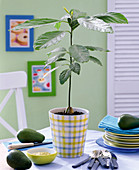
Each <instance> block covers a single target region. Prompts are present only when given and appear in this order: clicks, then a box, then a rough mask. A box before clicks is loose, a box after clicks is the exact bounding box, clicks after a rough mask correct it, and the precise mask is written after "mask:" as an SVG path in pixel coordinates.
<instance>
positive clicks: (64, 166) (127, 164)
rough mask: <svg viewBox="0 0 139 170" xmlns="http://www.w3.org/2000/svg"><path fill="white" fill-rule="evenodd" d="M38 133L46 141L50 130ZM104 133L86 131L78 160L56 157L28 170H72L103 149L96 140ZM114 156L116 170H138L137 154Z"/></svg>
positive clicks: (117, 154) (80, 169)
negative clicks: (83, 146) (41, 134)
mask: <svg viewBox="0 0 139 170" xmlns="http://www.w3.org/2000/svg"><path fill="white" fill-rule="evenodd" d="M39 132H41V133H43V134H44V135H45V137H46V139H47V138H48V139H50V138H51V131H50V128H49V127H48V128H45V129H42V130H40V131H39ZM103 134H104V133H103V132H100V131H93V130H88V131H87V140H86V144H85V151H84V153H85V154H84V155H83V156H81V157H80V158H59V157H56V159H55V160H54V161H53V162H52V163H51V164H47V165H42V166H37V165H34V164H33V165H32V167H31V168H30V170H73V168H72V165H73V164H76V163H78V162H80V161H81V160H84V159H85V158H86V157H88V154H89V153H91V151H92V150H95V149H104V148H102V147H100V146H98V145H97V144H96V142H95V141H96V139H98V138H99V137H102V135H103ZM116 156H117V157H118V164H119V168H118V170H138V169H139V152H136V153H122V152H121V153H118V152H116ZM87 165H88V163H86V164H85V165H82V166H80V167H78V168H76V169H75V170H86V169H87ZM0 170H9V169H8V168H7V169H0ZM98 170H104V168H101V167H100V166H99V168H98Z"/></svg>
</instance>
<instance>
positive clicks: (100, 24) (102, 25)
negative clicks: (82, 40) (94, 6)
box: [78, 17, 113, 33]
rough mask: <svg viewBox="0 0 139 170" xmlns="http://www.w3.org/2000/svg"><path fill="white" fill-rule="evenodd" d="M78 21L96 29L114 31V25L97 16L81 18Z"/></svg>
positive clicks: (84, 25) (86, 26)
mask: <svg viewBox="0 0 139 170" xmlns="http://www.w3.org/2000/svg"><path fill="white" fill-rule="evenodd" d="M78 22H79V24H80V25H82V26H83V27H85V28H88V29H91V30H94V31H99V32H107V33H113V30H112V27H111V26H110V25H109V24H108V23H106V22H104V21H103V20H101V19H98V18H95V17H87V18H79V19H78Z"/></svg>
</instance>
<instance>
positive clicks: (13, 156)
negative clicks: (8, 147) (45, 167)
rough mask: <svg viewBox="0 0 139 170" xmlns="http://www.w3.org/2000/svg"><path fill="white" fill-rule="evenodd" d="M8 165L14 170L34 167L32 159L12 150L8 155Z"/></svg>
mask: <svg viewBox="0 0 139 170" xmlns="http://www.w3.org/2000/svg"><path fill="white" fill-rule="evenodd" d="M7 163H8V165H9V166H10V167H12V168H14V169H17V170H18V169H20V170H21V169H29V168H30V167H31V166H32V162H31V161H30V159H29V158H28V157H27V156H26V155H25V154H24V153H23V152H21V151H19V150H12V151H10V152H9V154H8V155H7Z"/></svg>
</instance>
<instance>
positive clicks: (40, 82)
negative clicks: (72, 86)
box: [27, 61, 56, 97]
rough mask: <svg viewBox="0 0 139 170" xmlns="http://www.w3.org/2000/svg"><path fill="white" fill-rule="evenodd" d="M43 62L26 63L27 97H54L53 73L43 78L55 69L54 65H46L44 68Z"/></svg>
mask: <svg viewBox="0 0 139 170" xmlns="http://www.w3.org/2000/svg"><path fill="white" fill-rule="evenodd" d="M44 66H45V61H28V63H27V70H28V96H29V97H39V96H55V95H56V80H55V79H56V78H55V71H53V72H51V73H49V74H48V75H47V76H46V77H44V78H43V76H44V75H45V74H46V73H47V72H48V71H50V70H51V69H53V68H54V67H55V63H52V64H50V65H48V66H47V67H46V68H44Z"/></svg>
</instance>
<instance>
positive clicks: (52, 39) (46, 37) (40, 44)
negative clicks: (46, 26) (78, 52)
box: [34, 31, 65, 50]
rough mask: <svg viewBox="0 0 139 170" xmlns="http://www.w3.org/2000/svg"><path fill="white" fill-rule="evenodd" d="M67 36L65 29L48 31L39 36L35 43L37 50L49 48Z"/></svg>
mask: <svg viewBox="0 0 139 170" xmlns="http://www.w3.org/2000/svg"><path fill="white" fill-rule="evenodd" d="M64 36H65V32H64V31H52V32H46V33H44V34H42V35H40V36H39V37H38V39H37V40H36V41H35V43H34V48H35V50H40V49H42V48H47V47H49V46H51V45H53V44H57V43H58V42H59V41H61V39H62V38H63V37H64Z"/></svg>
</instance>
